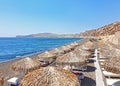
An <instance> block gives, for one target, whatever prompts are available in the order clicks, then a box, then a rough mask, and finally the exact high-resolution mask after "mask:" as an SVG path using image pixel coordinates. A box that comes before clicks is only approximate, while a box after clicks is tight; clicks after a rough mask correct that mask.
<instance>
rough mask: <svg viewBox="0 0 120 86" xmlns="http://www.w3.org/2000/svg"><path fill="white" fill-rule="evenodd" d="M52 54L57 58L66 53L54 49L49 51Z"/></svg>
mask: <svg viewBox="0 0 120 86" xmlns="http://www.w3.org/2000/svg"><path fill="white" fill-rule="evenodd" d="M49 52H50V53H52V54H54V55H55V56H59V55H62V54H64V53H65V52H64V51H63V50H60V49H58V48H55V49H52V50H51V51H49Z"/></svg>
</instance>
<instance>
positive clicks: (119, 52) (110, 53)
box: [100, 44, 120, 58]
mask: <svg viewBox="0 0 120 86" xmlns="http://www.w3.org/2000/svg"><path fill="white" fill-rule="evenodd" d="M100 53H101V55H102V57H107V58H111V57H117V56H120V49H118V48H116V47H115V46H113V45H111V44H106V45H104V46H102V47H101V50H100Z"/></svg>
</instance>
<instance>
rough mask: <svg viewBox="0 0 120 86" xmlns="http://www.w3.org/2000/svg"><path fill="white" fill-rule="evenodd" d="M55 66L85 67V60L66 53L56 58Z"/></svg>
mask: <svg viewBox="0 0 120 86" xmlns="http://www.w3.org/2000/svg"><path fill="white" fill-rule="evenodd" d="M56 63H57V64H65V65H76V64H79V65H85V64H86V58H84V57H83V58H80V57H79V56H77V55H76V54H75V53H74V52H70V53H67V54H65V55H63V56H61V57H58V58H57V59H56Z"/></svg>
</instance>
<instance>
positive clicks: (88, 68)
mask: <svg viewBox="0 0 120 86" xmlns="http://www.w3.org/2000/svg"><path fill="white" fill-rule="evenodd" d="M95 70H96V67H93V66H87V70H85V71H84V72H93V71H95Z"/></svg>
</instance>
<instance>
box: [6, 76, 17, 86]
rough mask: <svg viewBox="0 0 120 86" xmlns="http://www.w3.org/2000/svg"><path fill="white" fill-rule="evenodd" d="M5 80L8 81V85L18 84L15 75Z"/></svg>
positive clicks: (14, 85)
mask: <svg viewBox="0 0 120 86" xmlns="http://www.w3.org/2000/svg"><path fill="white" fill-rule="evenodd" d="M7 82H8V86H18V78H17V77H13V78H10V79H9V80H7Z"/></svg>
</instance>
